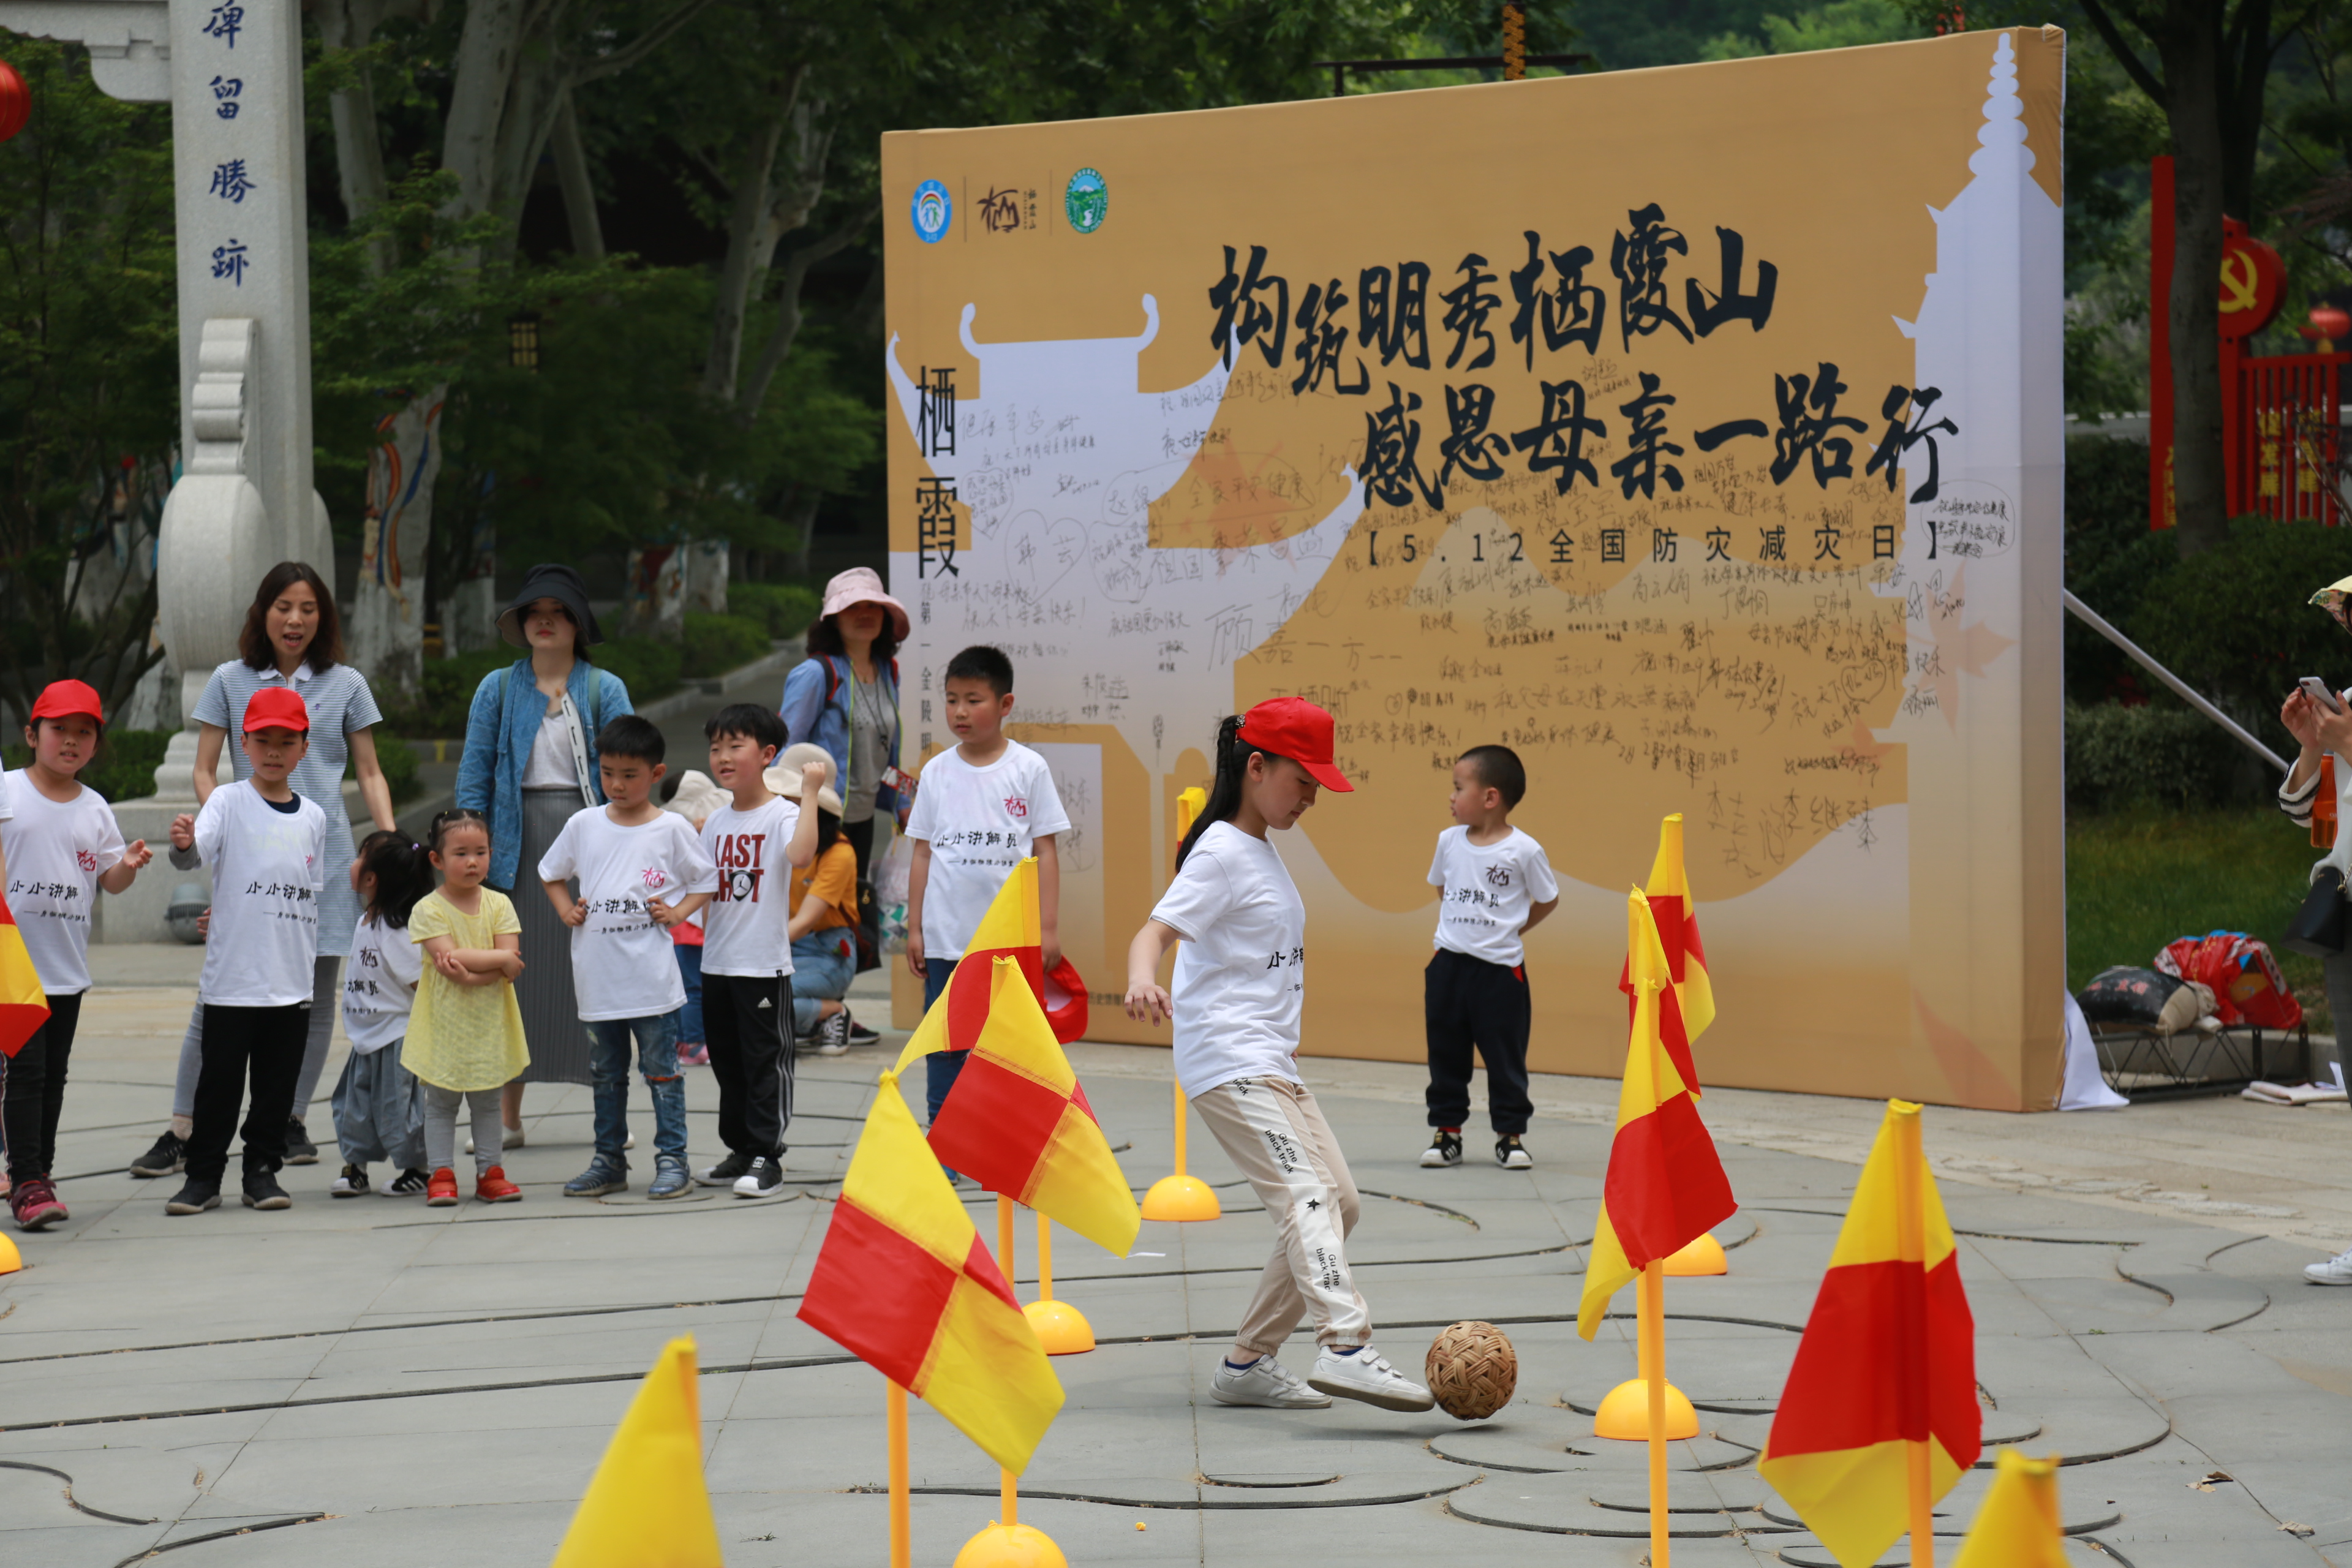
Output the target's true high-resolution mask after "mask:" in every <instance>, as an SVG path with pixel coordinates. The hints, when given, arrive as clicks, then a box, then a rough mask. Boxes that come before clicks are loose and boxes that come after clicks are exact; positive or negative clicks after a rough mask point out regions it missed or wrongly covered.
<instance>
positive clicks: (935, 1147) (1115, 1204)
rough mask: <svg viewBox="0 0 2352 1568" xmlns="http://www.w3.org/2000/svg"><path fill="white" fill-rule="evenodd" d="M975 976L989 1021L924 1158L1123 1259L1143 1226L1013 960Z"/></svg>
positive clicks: (984, 1023) (1082, 1093)
mask: <svg viewBox="0 0 2352 1568" xmlns="http://www.w3.org/2000/svg"><path fill="white" fill-rule="evenodd" d="M966 963H967V965H969V963H970V961H969V960H966ZM957 973H958V974H961V973H963V970H962V969H959V970H958V971H957ZM979 973H984V974H986V975H988V976H989V979H990V990H989V1000H988V1011H987V1014H986V1016H985V1017H984V1018H983V1019H982V1024H981V1029H980V1037H979V1038H978V1039H977V1040H975V1041H974V1042H973V1044H972V1047H971V1053H970V1054H969V1055H968V1056H966V1057H965V1058H964V1063H963V1074H962V1076H961V1077H960V1078H958V1079H956V1084H955V1088H954V1089H951V1090H950V1091H949V1093H948V1098H947V1103H946V1104H945V1105H943V1106H941V1107H940V1113H939V1115H938V1116H937V1117H936V1118H934V1119H933V1120H932V1121H931V1139H930V1142H931V1152H932V1153H933V1154H935V1155H937V1156H938V1157H939V1161H940V1163H941V1164H943V1165H946V1166H948V1167H950V1169H953V1170H957V1171H961V1172H962V1173H964V1174H965V1175H967V1176H970V1177H971V1179H972V1180H974V1181H976V1182H978V1183H979V1184H981V1185H982V1186H983V1187H986V1188H988V1189H989V1190H990V1191H991V1192H997V1193H1003V1194H1005V1195H1006V1196H1008V1197H1013V1198H1017V1199H1019V1200H1020V1201H1021V1202H1023V1203H1024V1204H1027V1205H1029V1206H1030V1207H1031V1208H1033V1209H1035V1210H1036V1211H1037V1212H1038V1213H1040V1214H1042V1215H1045V1216H1047V1217H1048V1218H1050V1219H1052V1220H1054V1221H1055V1222H1056V1223H1057V1224H1060V1225H1066V1226H1069V1227H1070V1228H1071V1229H1072V1230H1075V1231H1076V1232H1077V1233H1078V1234H1079V1235H1080V1236H1083V1237H1086V1238H1087V1240H1089V1241H1091V1242H1093V1243H1094V1244H1095V1245H1096V1246H1097V1247H1102V1248H1103V1249H1104V1250H1106V1251H1108V1253H1109V1254H1110V1255H1111V1256H1112V1257H1114V1258H1124V1257H1126V1256H1127V1254H1128V1249H1129V1248H1130V1247H1133V1246H1134V1245H1135V1235H1136V1232H1137V1231H1138V1230H1139V1228H1141V1226H1142V1225H1143V1215H1142V1213H1141V1211H1139V1209H1138V1208H1137V1207H1136V1206H1135V1189H1133V1188H1132V1187H1130V1186H1129V1185H1128V1184H1127V1176H1126V1173H1124V1172H1122V1171H1120V1170H1119V1168H1118V1160H1116V1159H1114V1158H1113V1157H1112V1155H1111V1152H1110V1142H1109V1140H1108V1139H1106V1138H1105V1137H1104V1136H1103V1131H1102V1128H1101V1127H1099V1126H1098V1125H1097V1124H1096V1121H1095V1112H1094V1107H1092V1106H1090V1105H1088V1104H1087V1091H1086V1090H1085V1089H1081V1088H1079V1087H1078V1077H1077V1074H1076V1073H1074V1072H1072V1071H1071V1070H1070V1061H1069V1058H1067V1057H1066V1056H1064V1055H1063V1054H1062V1047H1061V1043H1060V1042H1059V1041H1057V1040H1055V1038H1054V1028H1053V1026H1052V1025H1050V1024H1048V1023H1047V1022H1046V1021H1045V1009H1044V1008H1043V1007H1040V1006H1039V1005H1037V998H1036V997H1035V996H1034V994H1031V992H1030V990H1029V985H1028V982H1027V980H1026V979H1025V978H1024V976H1023V974H1022V973H1021V967H1020V965H1019V964H1018V963H1016V962H1015V961H1013V959H1011V958H996V959H992V960H991V961H990V962H989V964H988V966H987V968H985V969H983V970H981V971H979Z"/></svg>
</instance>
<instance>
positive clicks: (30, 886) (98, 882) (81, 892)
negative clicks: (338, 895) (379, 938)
mask: <svg viewBox="0 0 2352 1568" xmlns="http://www.w3.org/2000/svg"><path fill="white" fill-rule="evenodd" d="M105 735H106V715H105V713H104V711H103V710H101V708H100V704H99V700H98V693H97V692H95V691H93V690H91V689H89V687H88V686H87V685H85V684H83V683H82V682H81V681H79V680H59V681H53V682H51V683H50V684H49V685H48V686H47V687H46V688H45V689H43V690H42V692H41V695H40V697H39V699H38V700H36V701H35V702H34V704H33V721H32V722H31V723H29V724H27V725H26V726H25V742H26V744H27V745H29V746H31V747H32V748H33V760H32V763H30V764H29V765H28V766H26V767H24V768H21V769H19V770H17V771H16V772H15V773H10V774H9V775H8V777H7V779H6V781H5V785H0V863H5V866H6V868H7V872H8V908H9V910H10V912H11V913H13V914H14V915H15V916H16V929H17V931H18V932H19V933H20V934H22V936H23V937H24V939H25V951H26V952H27V953H28V954H30V955H31V957H32V960H33V970H34V973H37V974H38V975H39V976H40V977H41V989H42V990H43V991H45V992H47V994H48V999H49V1018H48V1022H47V1023H45V1024H43V1025H42V1026H40V1027H39V1028H38V1029H37V1030H35V1031H34V1032H33V1037H32V1038H31V1039H29V1040H26V1042H25V1045H24V1048H23V1049H21V1050H19V1051H18V1052H17V1053H16V1058H15V1059H14V1060H12V1061H11V1062H9V1063H8V1068H7V1078H6V1079H5V1080H0V1127H5V1130H6V1134H7V1139H6V1141H7V1145H8V1181H9V1184H10V1191H9V1194H8V1206H9V1208H10V1209H11V1210H12V1211H13V1212H14V1213H15V1215H16V1225H17V1228H19V1229H21V1230H40V1229H42V1228H44V1227H45V1226H51V1225H54V1224H56V1223H57V1222H58V1221H59V1220H61V1219H65V1218H67V1217H68V1215H67V1212H66V1205H64V1204H63V1203H61V1202H59V1201H58V1190H57V1185H56V1183H55V1181H54V1180H53V1179H52V1177H51V1176H50V1170H51V1168H52V1167H53V1165H54V1164H55V1162H56V1159H57V1152H58V1112H59V1110H61V1109H62V1108H63V1107H64V1105H65V1094H66V1059H67V1058H68V1057H69V1056H71V1055H72V1054H73V1042H74V1030H75V1027H76V1026H78V1025H79V1023H80V1022H81V999H82V994H83V993H84V992H86V991H88V990H89V922H90V917H91V915H92V914H94V913H95V912H96V907H97V903H98V890H99V889H100V888H103V889H106V890H107V891H108V892H110V893H119V892H121V891H122V890H123V889H125V888H128V887H129V886H131V879H133V878H135V877H137V876H138V875H139V869H140V868H141V867H142V866H144V865H146V864H147V862H148V861H149V860H150V859H152V858H153V857H152V855H151V854H150V852H149V850H148V848H147V841H146V840H145V839H143V838H142V839H141V840H140V841H139V842H138V843H136V844H131V845H128V846H126V845H125V844H124V843H123V842H122V830H121V828H120V827H118V826H115V821H114V812H113V811H112V809H111V808H110V807H109V806H108V805H107V804H106V801H105V799H104V798H103V797H102V796H100V795H99V793H98V792H97V791H96V790H93V789H89V788H88V787H86V786H84V785H83V784H82V783H81V782H80V781H79V779H78V778H77V777H76V776H75V775H76V774H78V773H80V772H81V770H82V769H83V768H85V767H87V766H88V765H89V761H90V759H91V758H92V757H95V756H96V755H98V747H99V742H100V741H101V740H103V739H104V738H105Z"/></svg>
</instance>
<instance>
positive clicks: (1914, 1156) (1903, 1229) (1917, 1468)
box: [1888, 1100, 1936, 1568]
mask: <svg viewBox="0 0 2352 1568" xmlns="http://www.w3.org/2000/svg"><path fill="white" fill-rule="evenodd" d="M1888 1108H1889V1109H1890V1110H1893V1111H1894V1112H1895V1244H1896V1248H1897V1251H1898V1253H1899V1255H1900V1257H1901V1258H1902V1259H1903V1261H1904V1262H1905V1263H1906V1264H1908V1263H1917V1264H1920V1265H1922V1266H1924V1265H1925V1264H1926V1262H1927V1215H1926V1214H1925V1213H1924V1212H1923V1207H1924V1205H1922V1202H1921V1199H1920V1194H1919V1166H1920V1163H1921V1161H1922V1160H1924V1159H1925V1157H1926V1156H1925V1155H1924V1154H1923V1153H1922V1152H1921V1150H1920V1146H1919V1108H1918V1107H1917V1106H1916V1105H1907V1104H1906V1103H1905V1102H1904V1101H1902V1100H1895V1101H1891V1102H1890V1104H1889V1107H1888ZM1918 1304H1919V1306H1920V1308H1921V1309H1922V1310H1924V1309H1925V1307H1926V1300H1925V1299H1924V1297H1923V1298H1922V1299H1921V1300H1920V1301H1919V1303H1918ZM1909 1327H1910V1329H1911V1333H1910V1334H1909V1335H1908V1336H1907V1338H1908V1343H1907V1344H1906V1346H1905V1347H1904V1348H1905V1349H1906V1351H1907V1352H1909V1353H1911V1354H1912V1355H1914V1356H1923V1355H1925V1354H1926V1353H1927V1324H1926V1323H1925V1322H1918V1323H1914V1324H1911V1325H1909ZM1914 1370H1915V1373H1916V1375H1917V1378H1918V1382H1919V1384H1920V1386H1921V1387H1922V1388H1923V1389H1924V1388H1925V1386H1926V1384H1927V1377H1926V1368H1925V1367H1924V1366H1923V1367H1918V1368H1916V1369H1914ZM1928 1440H1929V1439H1928V1438H1927V1437H1925V1436H1922V1437H1909V1438H1906V1439H1905V1440H1904V1444H1903V1447H1904V1449H1905V1454H1904V1458H1905V1459H1906V1461H1907V1464H1906V1469H1907V1470H1908V1472H1909V1479H1910V1493H1911V1563H1912V1568H1936V1505H1935V1501H1934V1500H1933V1498H1932V1497H1931V1496H1930V1495H1929V1494H1930V1492H1931V1490H1932V1484H1931V1480H1930V1477H1929V1473H1928V1462H1927V1443H1928Z"/></svg>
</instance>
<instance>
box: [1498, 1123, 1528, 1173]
mask: <svg viewBox="0 0 2352 1568" xmlns="http://www.w3.org/2000/svg"><path fill="white" fill-rule="evenodd" d="M1495 1163H1496V1164H1497V1165H1500V1166H1502V1167H1503V1169H1505V1170H1506V1171H1532V1170H1534V1169H1535V1168H1536V1163H1535V1161H1534V1160H1532V1159H1530V1158H1528V1152H1527V1151H1526V1150H1525V1149H1523V1148H1521V1147H1520V1146H1519V1135H1518V1134H1517V1133H1516V1132H1506V1133H1504V1134H1503V1135H1502V1136H1501V1137H1500V1138H1497V1139H1496V1140H1495Z"/></svg>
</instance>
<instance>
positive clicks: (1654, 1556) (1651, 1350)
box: [1635, 1262, 1672, 1568]
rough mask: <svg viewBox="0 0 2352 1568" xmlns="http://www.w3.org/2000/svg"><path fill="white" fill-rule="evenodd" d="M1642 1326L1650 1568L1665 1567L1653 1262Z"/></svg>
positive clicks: (1662, 1358) (1660, 1277)
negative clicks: (1647, 1409) (1646, 1399)
mask: <svg viewBox="0 0 2352 1568" xmlns="http://www.w3.org/2000/svg"><path fill="white" fill-rule="evenodd" d="M1641 1289H1642V1297H1641V1324H1640V1331H1639V1334H1638V1337H1637V1339H1636V1342H1635V1345H1636V1353H1637V1354H1638V1355H1639V1357H1640V1359H1641V1362H1642V1376H1643V1379H1644V1380H1645V1381H1646V1382H1647V1383H1648V1384H1649V1393H1650V1568H1666V1554H1667V1553H1668V1552H1670V1551H1671V1550H1672V1548H1671V1547H1670V1546H1668V1545H1667V1542H1666V1523H1667V1511H1666V1279H1665V1270H1664V1268H1663V1266H1661V1265H1660V1264H1658V1263H1655V1262H1652V1263H1650V1264H1647V1265H1645V1266H1644V1267H1643V1269H1642V1286H1641Z"/></svg>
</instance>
